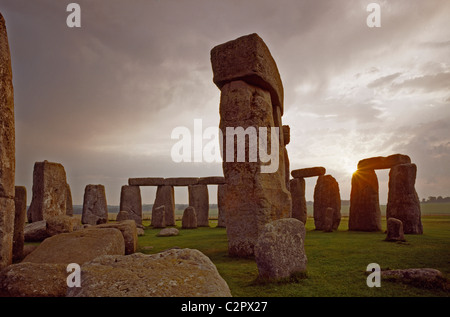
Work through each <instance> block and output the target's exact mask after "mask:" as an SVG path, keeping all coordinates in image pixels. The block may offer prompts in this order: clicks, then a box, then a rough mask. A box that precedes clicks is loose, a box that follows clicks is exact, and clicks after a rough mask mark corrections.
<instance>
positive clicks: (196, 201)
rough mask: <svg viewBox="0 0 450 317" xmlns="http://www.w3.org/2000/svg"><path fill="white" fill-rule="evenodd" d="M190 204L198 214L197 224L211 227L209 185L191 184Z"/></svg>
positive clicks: (189, 189)
mask: <svg viewBox="0 0 450 317" xmlns="http://www.w3.org/2000/svg"><path fill="white" fill-rule="evenodd" d="M188 191H189V206H192V207H194V209H195V212H196V214H197V226H199V227H209V193H208V186H207V185H189V186H188Z"/></svg>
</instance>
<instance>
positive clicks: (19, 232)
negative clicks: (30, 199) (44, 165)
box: [13, 186, 27, 261]
mask: <svg viewBox="0 0 450 317" xmlns="http://www.w3.org/2000/svg"><path fill="white" fill-rule="evenodd" d="M14 203H15V211H16V212H15V217H14V238H13V261H17V260H20V259H22V255H23V245H24V230H25V220H26V216H27V189H26V188H25V187H24V186H16V189H15V196H14Z"/></svg>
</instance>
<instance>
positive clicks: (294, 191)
mask: <svg viewBox="0 0 450 317" xmlns="http://www.w3.org/2000/svg"><path fill="white" fill-rule="evenodd" d="M289 187H290V188H289V189H290V191H291V197H292V218H295V219H298V220H300V221H301V222H303V223H304V224H305V223H306V219H307V217H308V215H307V209H306V197H305V179H304V178H294V179H291V180H290V185H289Z"/></svg>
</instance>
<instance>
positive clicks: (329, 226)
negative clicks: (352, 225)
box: [322, 207, 335, 232]
mask: <svg viewBox="0 0 450 317" xmlns="http://www.w3.org/2000/svg"><path fill="white" fill-rule="evenodd" d="M334 213H335V210H334V208H331V207H328V208H327V209H326V210H325V218H324V223H323V228H322V230H323V231H325V232H333V218H334Z"/></svg>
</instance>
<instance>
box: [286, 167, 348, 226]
mask: <svg viewBox="0 0 450 317" xmlns="http://www.w3.org/2000/svg"><path fill="white" fill-rule="evenodd" d="M325 173H326V169H325V167H322V166H316V167H308V168H301V169H295V170H293V171H292V172H291V175H292V177H293V179H291V180H290V191H291V196H292V217H293V218H295V219H298V220H300V221H301V222H303V223H304V224H305V223H306V218H307V208H306V198H305V178H307V177H318V178H317V182H316V186H315V187H314V206H313V209H314V225H315V227H316V230H324V231H330V230H331V231H332V230H336V229H337V228H338V227H339V223H340V221H341V197H340V192H339V184H338V182H337V181H336V179H335V178H334V177H333V176H331V175H325ZM328 208H331V209H332V210H333V216H332V217H331V218H332V219H331V224H330V223H329V221H328V218H327V217H329V216H330V215H329V213H330V211H329V210H328ZM327 210H328V212H327ZM330 228H331V229H330Z"/></svg>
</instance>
